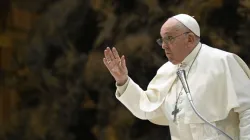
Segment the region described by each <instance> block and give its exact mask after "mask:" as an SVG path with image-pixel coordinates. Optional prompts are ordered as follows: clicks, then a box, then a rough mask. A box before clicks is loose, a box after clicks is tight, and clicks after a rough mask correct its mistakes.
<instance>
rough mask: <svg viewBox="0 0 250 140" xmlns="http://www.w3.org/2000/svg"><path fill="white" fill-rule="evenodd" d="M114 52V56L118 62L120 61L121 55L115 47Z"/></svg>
mask: <svg viewBox="0 0 250 140" xmlns="http://www.w3.org/2000/svg"><path fill="white" fill-rule="evenodd" d="M112 51H113V54H114V57H115V59H118V60H119V61H120V56H119V53H118V51H117V50H116V48H115V47H114V48H113V49H112Z"/></svg>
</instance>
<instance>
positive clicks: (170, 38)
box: [156, 32, 190, 46]
mask: <svg viewBox="0 0 250 140" xmlns="http://www.w3.org/2000/svg"><path fill="white" fill-rule="evenodd" d="M187 33H190V32H184V33H182V34H180V35H177V36H175V37H172V36H167V37H165V38H159V39H157V40H156V42H157V43H158V45H160V46H162V43H163V42H164V43H166V44H168V43H170V42H172V41H173V40H174V39H176V38H177V37H179V36H182V35H184V34H187Z"/></svg>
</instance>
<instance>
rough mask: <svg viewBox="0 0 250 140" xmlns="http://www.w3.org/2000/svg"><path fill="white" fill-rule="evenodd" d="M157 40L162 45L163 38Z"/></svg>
mask: <svg viewBox="0 0 250 140" xmlns="http://www.w3.org/2000/svg"><path fill="white" fill-rule="evenodd" d="M156 42H157V43H158V45H160V46H162V39H161V38H159V39H157V40H156Z"/></svg>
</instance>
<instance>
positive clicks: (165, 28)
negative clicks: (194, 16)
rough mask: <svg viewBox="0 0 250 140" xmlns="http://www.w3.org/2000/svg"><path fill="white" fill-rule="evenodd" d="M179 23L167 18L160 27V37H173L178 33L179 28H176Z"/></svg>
mask: <svg viewBox="0 0 250 140" xmlns="http://www.w3.org/2000/svg"><path fill="white" fill-rule="evenodd" d="M178 24H179V21H178V20H176V19H174V18H169V19H168V20H167V21H166V22H165V23H164V24H163V25H162V27H161V31H160V35H161V36H162V37H163V36H166V35H175V34H177V33H179V32H180V30H181V29H180V28H178V26H177V25H178Z"/></svg>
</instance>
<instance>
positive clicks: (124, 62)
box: [121, 55, 126, 69]
mask: <svg viewBox="0 0 250 140" xmlns="http://www.w3.org/2000/svg"><path fill="white" fill-rule="evenodd" d="M121 66H122V68H123V69H125V68H126V60H125V56H124V55H123V56H122V58H121Z"/></svg>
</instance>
